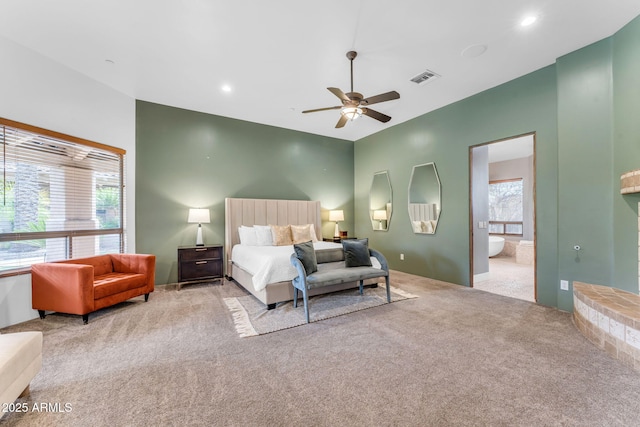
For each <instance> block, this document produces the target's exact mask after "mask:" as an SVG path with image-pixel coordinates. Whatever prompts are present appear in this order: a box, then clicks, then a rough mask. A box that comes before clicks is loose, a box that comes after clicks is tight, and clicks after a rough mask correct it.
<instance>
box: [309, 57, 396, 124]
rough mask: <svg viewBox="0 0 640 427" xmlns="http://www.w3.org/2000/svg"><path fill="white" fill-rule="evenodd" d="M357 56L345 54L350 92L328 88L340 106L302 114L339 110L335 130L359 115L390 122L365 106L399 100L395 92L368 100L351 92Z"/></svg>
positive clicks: (388, 118) (382, 115)
mask: <svg viewBox="0 0 640 427" xmlns="http://www.w3.org/2000/svg"><path fill="white" fill-rule="evenodd" d="M356 56H358V53H357V52H354V51H353V50H351V51H349V52H347V58H348V59H349V62H350V63H351V92H347V93H344V92H343V91H341V90H340V89H338V88H337V87H328V88H327V89H329V92H331V93H333V94H334V95H335V96H337V97H338V98H340V100H341V101H342V105H338V106H335V107H327V108H317V109H315V110H305V111H303V113H315V112H316V111H327V110H341V111H340V119H339V120H338V123H336V128H341V127H343V126H344V125H345V124H346V123H347V122H348V121H349V120H352V121H353V120H355V119H357V118H358V117H360V116H361V115H363V114H364V115H365V116H369V117H371V118H372V119H376V120H379V121H381V122H382V123H387V122H388V121H389V120H391V117H389V116H387V115H386V114H382V113H380V112H378V111H375V110H372V109H371V108H367V106H369V105H372V104H377V103H378V102H384V101H391V100H392V99H398V98H400V94H399V93H398V92H396V91H395V90H393V91H391V92H386V93H381V94H380V95H376V96H370V97H369V98H364V96H363V95H362V94H361V93H358V92H354V91H353V60H354V59H355V57H356Z"/></svg>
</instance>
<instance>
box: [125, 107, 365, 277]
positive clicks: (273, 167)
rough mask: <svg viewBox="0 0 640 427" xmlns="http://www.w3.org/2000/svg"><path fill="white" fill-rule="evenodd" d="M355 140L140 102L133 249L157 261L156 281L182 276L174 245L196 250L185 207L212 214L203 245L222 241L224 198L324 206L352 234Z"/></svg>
mask: <svg viewBox="0 0 640 427" xmlns="http://www.w3.org/2000/svg"><path fill="white" fill-rule="evenodd" d="M353 163H354V152H353V142H351V141H346V140H340V139H332V138H327V137H323V136H318V135H312V134H308V133H303V132H296V131H291V130H286V129H282V128H277V127H273V126H265V125H261V124H257V123H251V122H246V121H241V120H235V119H229V118H225V117H220V116H215V115H211V114H204V113H198V112H194V111H188V110H183V109H179V108H173V107H168V106H163V105H159V104H153V103H149V102H143V101H137V103H136V180H135V181H136V201H135V203H136V248H137V249H136V250H137V252H139V253H152V254H155V255H156V263H157V266H156V283H158V284H165V283H174V282H176V280H177V277H178V271H177V268H178V267H177V259H176V257H177V247H178V246H180V245H193V244H195V238H196V230H197V224H188V223H187V213H188V209H189V208H192V207H199V208H209V209H210V212H211V223H210V224H203V225H202V227H203V235H204V241H205V243H224V199H225V198H226V197H247V198H265V199H298V200H320V201H321V202H322V215H323V229H322V232H323V235H324V236H326V237H329V236H333V228H334V226H335V224H333V223H329V222H328V211H329V210H330V209H343V210H344V211H345V221H344V222H342V223H341V224H340V228H341V230H348V231H350V234H352V233H353V230H354V226H353V224H354V217H353V210H354V205H353V176H354V175H353Z"/></svg>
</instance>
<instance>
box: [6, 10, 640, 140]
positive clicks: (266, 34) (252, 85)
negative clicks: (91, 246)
mask: <svg viewBox="0 0 640 427" xmlns="http://www.w3.org/2000/svg"><path fill="white" fill-rule="evenodd" d="M528 14H535V15H537V16H538V21H537V22H536V23H535V24H533V25H531V26H529V27H526V28H525V27H521V26H520V25H519V22H520V20H521V19H522V18H524V17H525V16H526V15H528ZM638 15H640V1H638V0H611V1H602V0H484V1H477V0H446V1H438V2H435V1H432V0H398V1H394V2H390V1H387V0H367V1H365V0H351V1H345V0H323V1H316V2H305V1H301V0H271V1H260V0H253V1H250V0H219V1H217V0H102V1H98V0H56V1H51V0H2V8H1V11H0V36H4V37H6V38H8V39H10V40H12V41H14V42H16V43H18V44H21V45H23V46H25V47H28V48H31V49H33V50H34V51H36V52H39V53H41V54H42V55H44V56H47V57H49V58H52V59H54V60H55V61H58V62H60V63H62V64H65V65H66V66H68V67H70V68H72V69H74V70H77V71H79V72H80V73H83V74H85V75H87V76H89V77H91V78H93V79H95V80H98V81H100V82H102V83H104V84H106V85H108V86H110V87H113V88H115V89H117V90H118V91H120V92H123V93H125V94H127V95H129V96H131V97H134V98H136V99H141V100H145V101H150V102H156V103H160V104H166V105H171V106H176V107H180V108H185V109H190V110H196V111H202V112H206V113H211V114H217V115H221V116H226V117H233V118H237V119H242V120H249V121H252V122H256V123H262V124H268V125H273V126H278V127H283V128H288V129H294V130H298V131H304V132H310V133H314V134H319V135H326V136H331V137H336V138H343V139H348V140H357V139H360V138H363V137H365V136H367V135H370V134H373V133H376V132H379V131H381V130H383V129H385V128H387V127H390V126H393V125H396V124H398V123H402V122H405V121H407V120H410V119H412V118H414V117H417V116H420V115H422V114H425V113H427V112H429V111H432V110H434V109H437V108H439V107H442V106H445V105H447V104H450V103H452V102H455V101H458V100H460V99H463V98H465V97H468V96H470V95H473V94H475V93H478V92H481V91H483V90H485V89H489V88H491V87H494V86H497V85H500V84H502V83H504V82H506V81H509V80H512V79H514V78H516V77H519V76H522V75H524V74H527V73H529V72H531V71H534V70H537V69H539V68H542V67H545V66H547V65H550V64H552V63H554V62H555V60H556V58H558V57H560V56H562V55H564V54H567V53H569V52H572V51H574V50H576V49H578V48H581V47H584V46H586V45H588V44H590V43H593V42H595V41H598V40H600V39H602V38H605V37H608V36H610V35H612V34H613V33H615V32H616V31H617V30H619V29H620V28H621V27H622V26H624V25H625V24H626V23H628V22H629V21H631V20H632V19H633V18H634V17H636V16H638ZM476 45H484V46H486V47H487V50H486V52H485V53H484V54H482V55H480V56H476V57H472V56H471V57H470V55H463V54H462V52H463V51H465V49H468V48H470V47H471V49H470V50H468V52H474V51H475V50H477V49H476V48H474V47H473V46H476ZM349 50H356V51H357V52H358V57H357V58H356V60H355V61H354V90H355V91H357V92H361V93H363V94H364V95H365V96H372V95H377V94H379V93H383V92H387V91H390V90H396V91H398V92H399V93H400V96H401V98H400V99H398V100H394V101H388V102H385V103H380V104H377V105H375V106H374V107H372V108H373V109H375V110H377V111H380V112H382V113H385V114H387V115H390V116H392V117H393V118H392V120H391V121H390V122H389V123H387V124H383V123H380V122H378V121H376V120H373V119H371V118H369V117H362V118H360V119H359V120H357V121H355V122H352V123H347V125H346V126H345V127H344V128H342V129H335V128H334V126H335V123H336V122H337V121H338V117H339V111H323V112H318V113H312V114H302V113H301V111H302V110H306V109H313V108H321V107H329V106H334V105H340V102H339V100H338V98H336V97H335V96H334V95H333V94H331V93H330V92H329V91H328V90H327V89H326V88H327V87H330V86H334V87H338V88H341V89H342V90H343V91H344V92H347V91H349V89H350V88H349V61H348V60H347V58H346V56H345V54H346V52H347V51H349ZM5 65H6V64H5ZM426 69H429V70H432V71H435V72H436V73H438V74H440V75H441V76H442V77H441V78H439V79H436V80H434V81H432V82H429V83H427V84H425V85H422V86H418V85H416V84H415V83H411V82H410V81H409V79H410V78H412V77H414V76H415V75H417V74H419V73H421V72H423V71H425V70H426ZM224 84H227V85H230V86H231V87H232V91H231V92H230V93H224V92H222V91H221V86H222V85H224Z"/></svg>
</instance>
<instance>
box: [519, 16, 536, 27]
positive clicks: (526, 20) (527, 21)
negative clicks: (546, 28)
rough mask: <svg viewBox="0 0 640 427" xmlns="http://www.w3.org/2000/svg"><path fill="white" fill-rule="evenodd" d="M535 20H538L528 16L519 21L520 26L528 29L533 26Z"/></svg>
mask: <svg viewBox="0 0 640 427" xmlns="http://www.w3.org/2000/svg"><path fill="white" fill-rule="evenodd" d="M537 20H538V17H537V16H534V15H529V16H527V17H526V18H524V19H523V20H522V21H520V25H521V26H523V27H528V26H529V25H531V24H533V23H534V22H536V21H537Z"/></svg>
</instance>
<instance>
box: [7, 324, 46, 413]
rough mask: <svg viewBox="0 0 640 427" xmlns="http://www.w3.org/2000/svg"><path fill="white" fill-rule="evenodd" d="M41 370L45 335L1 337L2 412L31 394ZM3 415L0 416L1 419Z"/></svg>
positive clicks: (40, 333) (23, 333)
mask: <svg viewBox="0 0 640 427" xmlns="http://www.w3.org/2000/svg"><path fill="white" fill-rule="evenodd" d="M40 368H42V332H16V333H12V334H1V335H0V404H1V405H2V408H5V407H7V405H10V404H11V403H13V402H14V401H15V400H16V399H17V398H18V397H23V396H26V395H27V394H29V384H30V383H31V380H32V379H33V377H35V376H36V374H37V373H38V372H39V371H40ZM1 416H2V413H0V417H1Z"/></svg>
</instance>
